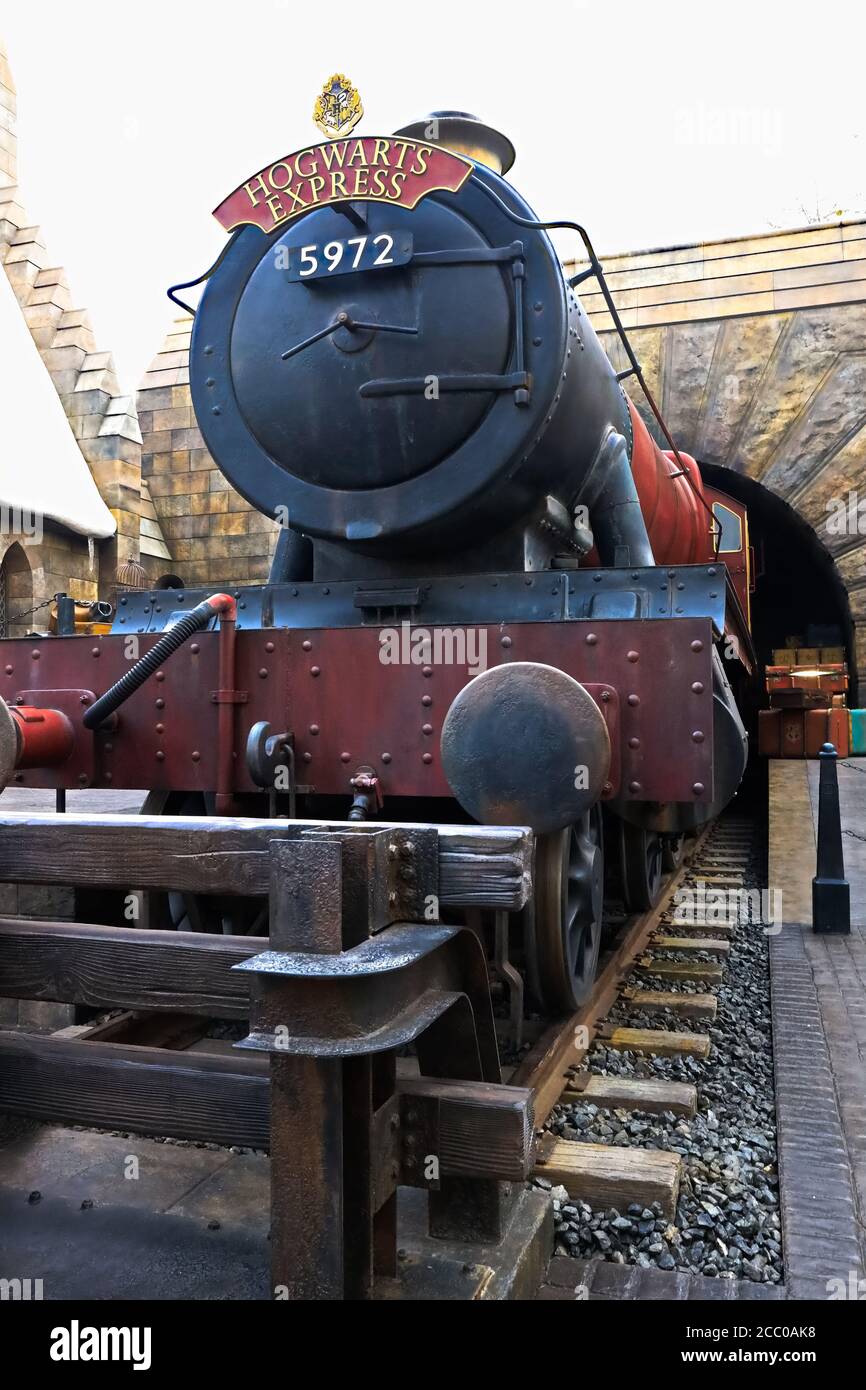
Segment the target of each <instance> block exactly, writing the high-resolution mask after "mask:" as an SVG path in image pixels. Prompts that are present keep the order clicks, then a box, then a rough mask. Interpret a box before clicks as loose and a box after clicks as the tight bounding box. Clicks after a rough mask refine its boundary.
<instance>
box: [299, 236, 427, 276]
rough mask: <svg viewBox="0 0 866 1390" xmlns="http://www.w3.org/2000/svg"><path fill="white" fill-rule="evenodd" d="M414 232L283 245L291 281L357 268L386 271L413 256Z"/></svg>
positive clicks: (344, 272)
mask: <svg viewBox="0 0 866 1390" xmlns="http://www.w3.org/2000/svg"><path fill="white" fill-rule="evenodd" d="M412 248H413V238H412V233H411V232H376V233H375V234H367V235H366V236H350V237H344V238H342V239H336V238H335V240H333V241H325V242H321V243H319V242H316V243H311V244H310V245H309V246H292V247H291V248H287V247H281V248H280V249H281V251H282V252H283V254H284V255H285V254H286V253H287V254H288V257H289V264H288V266H287V267H285V266H284V267H283V268H284V269H287V270H288V276H289V279H290V280H325V279H327V277H328V276H329V275H348V274H351V272H352V271H354V270H387V269H388V267H389V266H394V265H406V263H407V262H408V261H411V259H412Z"/></svg>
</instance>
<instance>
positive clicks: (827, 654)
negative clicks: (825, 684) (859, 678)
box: [821, 647, 845, 666]
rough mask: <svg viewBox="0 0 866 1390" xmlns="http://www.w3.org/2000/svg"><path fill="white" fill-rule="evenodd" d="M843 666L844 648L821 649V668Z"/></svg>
mask: <svg viewBox="0 0 866 1390" xmlns="http://www.w3.org/2000/svg"><path fill="white" fill-rule="evenodd" d="M844 664H845V648H844V647H822V648H821V665H822V666H843V665H844Z"/></svg>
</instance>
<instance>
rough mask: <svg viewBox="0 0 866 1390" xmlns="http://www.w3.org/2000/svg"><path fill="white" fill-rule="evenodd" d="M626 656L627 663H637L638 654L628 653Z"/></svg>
mask: <svg viewBox="0 0 866 1390" xmlns="http://www.w3.org/2000/svg"><path fill="white" fill-rule="evenodd" d="M625 655H626V660H627V661H637V659H638V655H637V652H626V654H625Z"/></svg>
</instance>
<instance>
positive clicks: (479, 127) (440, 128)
mask: <svg viewBox="0 0 866 1390" xmlns="http://www.w3.org/2000/svg"><path fill="white" fill-rule="evenodd" d="M394 134H395V135H406V136H408V137H409V139H410V140H432V142H433V144H434V145H444V147H445V149H446V150H453V151H454V153H455V154H462V155H465V156H466V158H467V159H474V160H476V161H477V163H479V164H486V165H487V168H488V169H493V170H494V171H495V173H497V174H507V173H508V170H509V169H510V168H511V166H512V164H513V163H514V160H515V157H516V156H515V153H514V146H513V145H512V143H511V141H510V140H509V139H508V136H507V135H503V134H502V133H501V131H498V130H494V129H493V127H492V126H489V125H485V124H484V122H483V121H479V119H478V117H477V116H470V114H469V112H468V111H431V113H430V115H429V116H425V117H424V118H423V120H420V121H412V122H411V124H410V125H404V126H402V127H401V128H400V130H395V131H394Z"/></svg>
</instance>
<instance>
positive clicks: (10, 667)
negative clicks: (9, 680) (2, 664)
mask: <svg viewBox="0 0 866 1390" xmlns="http://www.w3.org/2000/svg"><path fill="white" fill-rule="evenodd" d="M14 670H15V667H14V666H7V667H6V674H7V676H11V675H12V672H13V671H14Z"/></svg>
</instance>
